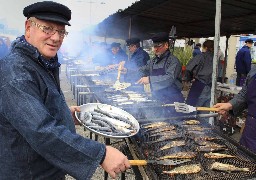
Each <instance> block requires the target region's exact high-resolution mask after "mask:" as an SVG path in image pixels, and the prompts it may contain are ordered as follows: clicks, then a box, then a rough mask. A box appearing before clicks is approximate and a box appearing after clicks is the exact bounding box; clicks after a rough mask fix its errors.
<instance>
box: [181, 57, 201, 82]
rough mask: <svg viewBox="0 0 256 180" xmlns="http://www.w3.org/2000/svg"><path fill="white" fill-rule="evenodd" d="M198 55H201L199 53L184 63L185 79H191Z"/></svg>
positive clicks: (198, 59) (198, 58) (197, 61)
mask: <svg viewBox="0 0 256 180" xmlns="http://www.w3.org/2000/svg"><path fill="white" fill-rule="evenodd" d="M200 57H201V55H198V56H195V57H193V58H192V59H191V60H190V61H189V62H188V64H187V65H186V71H185V76H184V80H185V81H191V80H193V78H194V75H195V74H194V72H195V70H196V68H197V67H198V64H199V62H200Z"/></svg>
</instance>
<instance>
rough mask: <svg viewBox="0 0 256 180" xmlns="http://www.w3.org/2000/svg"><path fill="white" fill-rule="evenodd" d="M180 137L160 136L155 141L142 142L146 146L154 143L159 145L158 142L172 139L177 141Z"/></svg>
mask: <svg viewBox="0 0 256 180" xmlns="http://www.w3.org/2000/svg"><path fill="white" fill-rule="evenodd" d="M181 137H182V136H180V135H173V136H170V135H168V136H162V137H160V138H159V139H157V140H155V141H148V142H144V143H146V144H154V143H159V142H163V141H168V140H173V139H178V138H181Z"/></svg>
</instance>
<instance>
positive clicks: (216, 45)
mask: <svg viewBox="0 0 256 180" xmlns="http://www.w3.org/2000/svg"><path fill="white" fill-rule="evenodd" d="M220 22H221V0H216V14H215V36H214V56H213V72H212V88H211V102H210V107H212V106H213V105H214V104H215V103H216V97H215V94H216V84H217V76H216V75H217V65H218V50H219V41H220ZM209 123H210V124H211V125H214V119H213V118H210V119H209Z"/></svg>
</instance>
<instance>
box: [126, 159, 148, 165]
mask: <svg viewBox="0 0 256 180" xmlns="http://www.w3.org/2000/svg"><path fill="white" fill-rule="evenodd" d="M129 162H130V165H131V166H144V165H147V161H146V160H129Z"/></svg>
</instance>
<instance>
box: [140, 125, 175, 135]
mask: <svg viewBox="0 0 256 180" xmlns="http://www.w3.org/2000/svg"><path fill="white" fill-rule="evenodd" d="M174 129H175V126H172V125H168V126H165V125H164V126H163V127H162V126H159V127H157V128H151V129H147V130H146V131H144V132H148V133H150V134H156V133H160V132H169V131H172V130H174Z"/></svg>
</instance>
